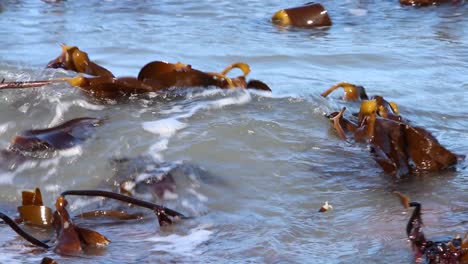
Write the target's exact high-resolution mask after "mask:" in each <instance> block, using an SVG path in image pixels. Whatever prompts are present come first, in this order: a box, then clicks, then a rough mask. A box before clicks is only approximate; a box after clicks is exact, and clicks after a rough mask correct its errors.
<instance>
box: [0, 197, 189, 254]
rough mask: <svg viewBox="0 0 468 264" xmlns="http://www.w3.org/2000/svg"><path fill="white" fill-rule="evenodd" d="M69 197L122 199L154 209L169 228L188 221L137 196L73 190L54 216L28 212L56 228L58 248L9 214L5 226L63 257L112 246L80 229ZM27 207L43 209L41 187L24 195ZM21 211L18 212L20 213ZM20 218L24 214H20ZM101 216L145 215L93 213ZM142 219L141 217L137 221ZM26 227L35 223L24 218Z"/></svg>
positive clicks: (60, 200)
mask: <svg viewBox="0 0 468 264" xmlns="http://www.w3.org/2000/svg"><path fill="white" fill-rule="evenodd" d="M67 195H81V196H101V197H106V198H110V199H114V200H119V201H122V202H125V203H129V204H132V205H136V206H140V207H144V208H148V209H151V210H152V211H153V212H154V213H155V214H156V216H157V218H158V222H159V224H160V226H166V225H170V224H173V223H174V222H175V221H177V220H179V219H188V217H186V216H184V215H183V214H181V213H179V212H177V211H174V210H172V209H169V208H166V207H164V206H161V205H158V204H154V203H151V202H147V201H143V200H139V199H136V198H133V197H129V196H125V195H121V194H117V193H113V192H108V191H101V190H70V191H65V192H63V193H62V194H61V195H60V197H59V198H58V199H57V200H56V202H55V212H54V213H53V214H51V215H52V217H51V215H48V216H47V218H46V217H45V216H41V215H33V214H39V213H38V212H37V211H28V212H27V213H28V214H29V215H28V218H32V219H41V220H42V221H43V222H41V224H42V226H43V227H53V228H54V229H55V232H56V237H57V239H56V243H55V245H54V246H50V245H48V244H47V243H45V242H43V241H40V240H38V239H36V238H35V237H33V236H32V235H30V234H28V233H27V232H25V231H24V230H23V229H22V228H21V227H20V226H19V225H18V224H17V223H16V221H14V220H13V219H11V218H10V217H8V216H7V215H5V214H3V213H0V218H1V219H2V220H3V221H4V223H5V224H8V225H9V226H10V227H11V228H12V229H13V230H14V231H15V232H16V233H17V234H19V235H20V236H21V237H23V238H24V239H26V240H27V241H29V242H30V243H32V244H33V245H35V246H38V247H42V248H45V249H49V248H53V250H54V252H56V253H57V254H60V255H80V254H82V253H83V248H84V247H104V246H106V245H107V244H109V243H110V240H109V239H107V238H106V237H105V236H104V235H102V234H100V233H98V232H96V231H93V230H90V229H86V228H82V227H79V226H77V225H75V224H74V223H73V219H72V217H71V216H70V214H69V213H68V211H67V208H66V207H67V205H68V201H67V200H66V198H65V196H67ZM22 197H23V202H22V204H23V206H43V202H42V196H41V192H40V190H39V188H36V189H35V190H34V192H29V191H25V192H23V194H22ZM20 208H21V207H19V208H18V210H19V211H20ZM20 215H22V213H21V211H20ZM89 215H90V213H85V214H82V215H81V216H82V217H85V216H89ZM93 216H94V217H97V216H111V217H117V218H119V219H120V220H129V219H138V218H141V214H133V215H132V214H128V213H125V212H123V211H121V212H119V213H117V211H112V210H105V211H104V210H101V211H96V212H95V213H94V214H93ZM135 217H138V218H135ZM22 220H24V221H23V223H24V224H35V223H32V222H31V221H26V219H24V217H23V219H22Z"/></svg>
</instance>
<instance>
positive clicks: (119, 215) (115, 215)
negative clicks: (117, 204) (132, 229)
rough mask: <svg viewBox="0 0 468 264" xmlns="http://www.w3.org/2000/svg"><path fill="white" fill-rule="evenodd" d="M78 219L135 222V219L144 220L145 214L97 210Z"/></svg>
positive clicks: (80, 215)
mask: <svg viewBox="0 0 468 264" xmlns="http://www.w3.org/2000/svg"><path fill="white" fill-rule="evenodd" d="M76 217H81V218H94V217H99V218H101V217H106V218H111V219H117V220H135V219H142V218H143V217H144V214H143V213H134V214H131V213H127V212H125V211H117V210H95V211H90V212H84V213H81V214H79V215H77V216H76Z"/></svg>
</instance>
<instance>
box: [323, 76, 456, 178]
mask: <svg viewBox="0 0 468 264" xmlns="http://www.w3.org/2000/svg"><path fill="white" fill-rule="evenodd" d="M338 88H343V89H344V99H345V100H346V101H359V102H360V109H359V112H358V113H357V114H354V115H352V116H351V117H350V118H349V119H347V118H345V117H344V113H345V111H346V108H345V107H343V108H342V109H341V111H339V112H333V113H331V114H329V115H327V117H328V118H329V119H330V120H331V122H332V125H333V127H334V128H335V130H336V131H337V133H338V136H339V137H340V138H341V139H343V140H346V139H347V138H348V137H352V138H354V140H356V141H357V142H366V143H368V144H369V145H370V149H371V153H372V156H373V158H374V160H375V161H376V162H377V163H378V164H379V165H380V167H381V168H382V169H383V170H384V171H385V172H386V173H388V174H391V175H395V176H397V177H401V176H405V175H411V174H422V173H425V172H437V171H441V170H444V169H447V168H450V167H452V166H454V165H455V164H457V162H458V161H459V160H461V159H463V158H464V156H462V155H457V154H454V153H453V152H451V151H450V150H448V149H446V148H445V147H444V146H442V145H441V144H440V143H439V142H438V141H437V139H436V138H435V137H434V136H433V135H432V134H431V133H429V131H427V130H426V129H424V128H421V127H416V126H413V125H412V124H411V123H410V122H409V121H407V120H405V119H404V118H403V117H402V116H401V115H400V114H399V110H398V106H397V104H396V103H394V102H388V101H387V100H385V99H384V98H383V97H382V96H373V97H371V98H369V97H368V96H367V94H366V92H365V89H364V87H362V86H356V85H353V84H350V83H339V84H337V85H334V86H332V87H331V88H330V89H328V90H327V91H325V92H324V93H322V96H323V97H327V96H328V95H329V94H330V93H331V92H333V91H335V90H336V89H338Z"/></svg>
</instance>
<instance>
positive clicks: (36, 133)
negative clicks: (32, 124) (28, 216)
mask: <svg viewBox="0 0 468 264" xmlns="http://www.w3.org/2000/svg"><path fill="white" fill-rule="evenodd" d="M103 122H104V121H103V120H102V119H99V118H92V117H81V118H75V119H71V120H69V121H66V122H64V123H62V124H59V125H57V126H55V127H51V128H47V129H34V130H25V131H21V132H19V133H18V134H17V136H15V137H14V138H13V139H12V142H11V144H10V146H9V147H8V148H7V149H2V150H0V167H1V168H2V169H3V170H9V171H12V170H15V169H16V168H17V167H18V166H20V165H21V164H23V163H25V162H27V161H31V160H39V159H45V158H50V157H52V156H54V155H55V154H56V151H60V150H66V149H69V148H72V147H75V146H77V145H80V144H82V143H83V142H84V141H85V140H86V139H87V138H89V137H91V136H92V134H93V132H94V128H95V127H98V126H100V125H101V124H102V123H103Z"/></svg>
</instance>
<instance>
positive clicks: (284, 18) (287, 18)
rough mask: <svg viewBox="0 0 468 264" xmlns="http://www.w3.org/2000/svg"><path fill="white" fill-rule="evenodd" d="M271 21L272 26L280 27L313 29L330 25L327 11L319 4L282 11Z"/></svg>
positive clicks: (309, 4) (308, 4)
mask: <svg viewBox="0 0 468 264" xmlns="http://www.w3.org/2000/svg"><path fill="white" fill-rule="evenodd" d="M271 19H272V22H273V23H274V24H277V25H280V26H296V27H304V28H313V27H324V26H331V25H332V22H331V19H330V17H329V16H328V12H327V10H325V8H324V7H323V6H322V5H321V4H318V3H313V2H312V3H307V4H305V5H303V6H298V7H293V8H288V9H282V10H280V11H278V12H276V13H275V14H274V15H273V17H272V18H271Z"/></svg>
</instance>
